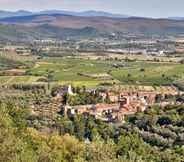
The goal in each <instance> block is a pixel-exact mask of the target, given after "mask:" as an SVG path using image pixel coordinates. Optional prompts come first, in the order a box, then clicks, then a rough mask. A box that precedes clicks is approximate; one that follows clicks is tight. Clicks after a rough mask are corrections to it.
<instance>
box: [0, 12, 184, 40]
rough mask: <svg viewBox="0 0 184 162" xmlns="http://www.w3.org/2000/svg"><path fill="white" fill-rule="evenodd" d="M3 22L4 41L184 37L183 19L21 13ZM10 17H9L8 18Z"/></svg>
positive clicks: (0, 27)
mask: <svg viewBox="0 0 184 162" xmlns="http://www.w3.org/2000/svg"><path fill="white" fill-rule="evenodd" d="M0 13H3V14H4V17H3V16H2V15H3V14H0V15H1V18H0V40H15V41H17V40H21V41H27V40H33V39H39V38H65V37H94V36H95V37H96V36H108V35H112V34H113V35H114V34H116V35H120V34H125V33H132V34H147V35H150V34H151V35H152V34H154V35H155V34H157V35H167V34H184V20H183V19H176V18H170V19H152V18H141V17H129V16H125V15H116V14H110V13H106V12H97V11H87V12H81V13H79V12H78V13H76V12H69V11H57V10H51V11H42V12H39V13H34V14H33V13H32V12H28V11H17V12H15V13H14V15H12V12H7V14H5V13H4V11H1V12H0ZM5 15H6V16H5Z"/></svg>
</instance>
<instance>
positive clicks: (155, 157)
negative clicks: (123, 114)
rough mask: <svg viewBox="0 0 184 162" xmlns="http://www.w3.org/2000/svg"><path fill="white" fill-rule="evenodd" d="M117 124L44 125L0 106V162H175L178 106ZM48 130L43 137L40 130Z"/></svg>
mask: <svg viewBox="0 0 184 162" xmlns="http://www.w3.org/2000/svg"><path fill="white" fill-rule="evenodd" d="M126 120H127V122H126V123H125V124H123V125H116V124H107V123H104V122H102V121H99V120H95V119H94V118H92V117H88V118H86V117H85V116H75V117H70V118H66V117H62V116H59V117H58V118H56V119H53V120H49V119H44V118H39V117H35V116H31V115H30V113H29V111H28V108H27V107H25V106H24V107H17V106H15V105H14V104H12V103H10V102H8V103H5V102H1V104H0V145H1V147H0V161H2V162H5V161H7V162H8V161H10V162H20V161H27V162H43V161H44V162H59V161H66V162H74V161H75V162H82V161H92V162H97V161H102V162H103V161H104V162H116V161H122V162H124V161H125V162H173V161H174V162H181V161H183V160H184V148H183V144H184V122H183V120H184V107H182V106H169V107H167V108H165V109H161V108H159V107H154V108H151V109H149V110H147V111H146V112H144V113H138V114H136V115H133V116H131V117H127V119H126ZM43 128H44V129H45V130H46V128H47V129H50V130H52V131H50V132H49V133H48V132H47V133H46V131H41V130H43Z"/></svg>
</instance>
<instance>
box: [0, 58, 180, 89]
mask: <svg viewBox="0 0 184 162" xmlns="http://www.w3.org/2000/svg"><path fill="white" fill-rule="evenodd" d="M48 70H49V71H52V75H53V78H52V82H53V83H57V84H73V85H77V86H82V85H86V86H89V87H91V86H97V85H100V84H103V83H105V84H107V83H111V84H115V83H116V84H117V83H118V84H125V85H150V86H154V85H165V84H172V83H173V82H175V81H177V80H180V82H182V81H184V64H179V63H173V62H164V63H162V62H150V61H128V62H127V61H123V60H121V61H120V60H112V59H111V60H91V59H76V58H45V59H42V60H39V62H35V65H34V66H32V67H30V68H27V69H26V74H25V75H24V76H1V77H0V83H1V84H11V83H27V84H31V83H38V82H44V81H40V80H39V79H40V78H46V75H47V71H48Z"/></svg>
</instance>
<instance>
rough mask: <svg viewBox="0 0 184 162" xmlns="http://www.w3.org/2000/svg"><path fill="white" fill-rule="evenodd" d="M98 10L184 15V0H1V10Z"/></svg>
mask: <svg viewBox="0 0 184 162" xmlns="http://www.w3.org/2000/svg"><path fill="white" fill-rule="evenodd" d="M52 9H57V10H70V11H86V10H98V11H107V12H111V13H120V14H125V15H131V16H143V17H154V18H159V17H175V16H179V17H184V0H0V10H11V11H15V10H29V11H40V10H52Z"/></svg>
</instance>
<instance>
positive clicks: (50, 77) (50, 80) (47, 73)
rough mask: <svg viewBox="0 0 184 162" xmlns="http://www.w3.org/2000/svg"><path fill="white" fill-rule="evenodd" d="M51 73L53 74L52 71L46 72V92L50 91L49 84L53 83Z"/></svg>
mask: <svg viewBox="0 0 184 162" xmlns="http://www.w3.org/2000/svg"><path fill="white" fill-rule="evenodd" d="M53 73H54V71H52V70H47V71H46V77H47V88H48V90H50V83H51V82H52V81H53V78H54V75H53Z"/></svg>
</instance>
